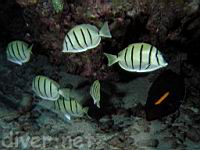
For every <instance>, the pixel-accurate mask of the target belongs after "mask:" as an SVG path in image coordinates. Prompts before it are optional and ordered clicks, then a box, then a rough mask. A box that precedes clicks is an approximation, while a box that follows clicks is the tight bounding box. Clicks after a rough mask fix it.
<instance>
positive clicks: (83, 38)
mask: <svg viewBox="0 0 200 150" xmlns="http://www.w3.org/2000/svg"><path fill="white" fill-rule="evenodd" d="M80 30H81V34H82V36H83V40H84V43H85V46H86V47H88V45H87V42H86V39H85V35H84V32H83V30H82V29H80Z"/></svg>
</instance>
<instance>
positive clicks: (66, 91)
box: [58, 88, 70, 100]
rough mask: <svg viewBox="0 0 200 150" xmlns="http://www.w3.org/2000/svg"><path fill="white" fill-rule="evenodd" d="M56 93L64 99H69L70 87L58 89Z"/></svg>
mask: <svg viewBox="0 0 200 150" xmlns="http://www.w3.org/2000/svg"><path fill="white" fill-rule="evenodd" d="M58 93H59V94H60V95H61V96H63V97H64V98H65V99H66V100H69V97H70V89H69V88H63V89H59V91H58Z"/></svg>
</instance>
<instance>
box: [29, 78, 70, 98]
mask: <svg viewBox="0 0 200 150" xmlns="http://www.w3.org/2000/svg"><path fill="white" fill-rule="evenodd" d="M32 90H33V91H34V92H35V94H36V95H37V96H39V97H40V98H43V99H46V100H51V101H55V100H58V98H59V97H60V95H61V96H63V97H65V99H69V96H70V95H69V94H70V89H68V88H63V89H61V88H60V85H59V84H58V83H57V82H56V81H54V80H52V79H50V78H48V77H45V76H41V75H39V76H36V77H35V78H34V79H33V81H32Z"/></svg>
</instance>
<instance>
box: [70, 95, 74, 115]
mask: <svg viewBox="0 0 200 150" xmlns="http://www.w3.org/2000/svg"><path fill="white" fill-rule="evenodd" d="M70 109H71V112H72V113H74V112H73V110H72V99H71V98H70Z"/></svg>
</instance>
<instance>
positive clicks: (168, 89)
mask: <svg viewBox="0 0 200 150" xmlns="http://www.w3.org/2000/svg"><path fill="white" fill-rule="evenodd" d="M184 97H185V83H184V78H183V77H181V76H180V75H178V74H176V73H174V72H172V71H171V70H166V71H165V72H163V73H162V74H161V75H160V76H159V77H158V78H157V79H156V80H155V82H154V83H153V84H152V86H151V87H150V90H149V93H148V98H147V102H146V105H145V112H146V119H147V120H148V121H151V120H156V119H160V118H162V117H164V116H167V115H170V114H172V113H174V112H176V110H177V109H179V107H180V105H181V103H182V101H183V99H184Z"/></svg>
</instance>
